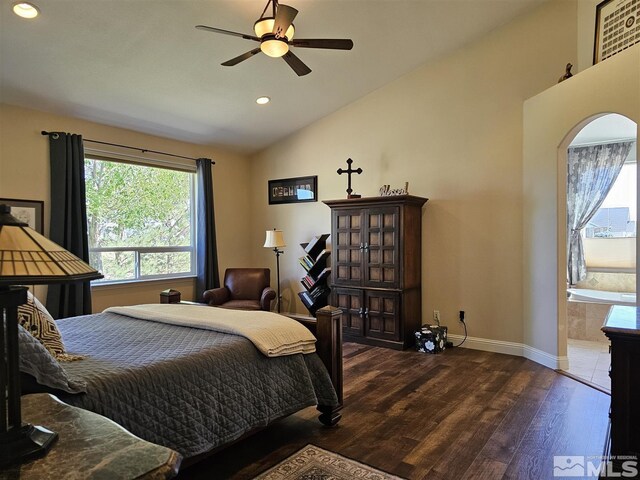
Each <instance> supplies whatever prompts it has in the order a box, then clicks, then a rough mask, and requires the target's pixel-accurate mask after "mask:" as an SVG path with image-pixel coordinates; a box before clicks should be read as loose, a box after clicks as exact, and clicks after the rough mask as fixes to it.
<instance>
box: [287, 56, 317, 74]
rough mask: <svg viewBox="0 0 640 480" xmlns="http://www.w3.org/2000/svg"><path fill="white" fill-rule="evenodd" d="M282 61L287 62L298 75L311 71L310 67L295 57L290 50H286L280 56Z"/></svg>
mask: <svg viewBox="0 0 640 480" xmlns="http://www.w3.org/2000/svg"><path fill="white" fill-rule="evenodd" d="M282 58H284V61H285V62H287V63H288V64H289V66H290V67H291V68H292V69H293V71H294V72H296V73H297V74H298V76H299V77H302V76H303V75H306V74H308V73H311V69H310V68H309V67H307V66H306V65H305V64H304V63H303V62H302V60H300V59H299V58H298V57H296V56H295V55H294V54H293V53H292V52H291V51H288V52H287V53H285V54H284V56H283V57H282Z"/></svg>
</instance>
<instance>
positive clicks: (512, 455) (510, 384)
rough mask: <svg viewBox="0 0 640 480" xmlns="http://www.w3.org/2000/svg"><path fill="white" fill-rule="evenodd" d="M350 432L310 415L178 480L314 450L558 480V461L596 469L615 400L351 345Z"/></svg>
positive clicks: (482, 362) (456, 362)
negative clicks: (594, 460) (569, 458)
mask: <svg viewBox="0 0 640 480" xmlns="http://www.w3.org/2000/svg"><path fill="white" fill-rule="evenodd" d="M344 385H345V399H344V404H345V407H344V410H343V412H342V413H343V418H342V421H341V422H340V423H339V424H338V426H337V427H334V428H326V427H323V426H322V425H321V424H320V423H319V422H318V421H317V420H316V417H317V412H316V410H315V409H314V408H308V409H306V410H303V411H301V412H299V413H297V414H295V415H292V416H290V417H288V418H285V419H283V420H281V421H279V422H277V423H275V424H274V425H272V426H270V427H269V428H267V429H265V430H263V431H261V432H259V433H257V434H256V435H254V436H252V437H250V438H248V439H246V440H243V441H241V442H239V443H237V444H235V445H232V446H231V447H229V448H227V449H225V450H223V451H222V452H220V453H218V454H216V455H214V456H212V457H209V458H208V459H206V460H204V461H203V462H200V463H199V464H196V465H194V466H192V467H191V468H188V469H186V470H184V471H183V472H181V474H180V476H179V478H180V479H226V478H233V479H250V478H252V477H254V476H255V475H257V474H258V473H261V472H262V471H264V470H266V469H267V468H269V467H271V466H273V465H275V464H276V463H278V462H280V461H281V460H283V459H285V458H286V457H288V456H289V455H291V454H292V453H293V452H295V451H296V450H298V449H300V448H302V447H303V446H305V445H306V444H308V443H313V444H315V445H317V446H319V447H322V448H325V449H327V450H331V451H334V452H337V453H340V454H342V455H344V456H347V457H350V458H353V459H355V460H358V461H361V462H364V463H367V464H369V465H372V466H374V467H376V468H379V469H382V470H385V471H388V472H390V473H393V474H395V475H398V476H401V477H405V478H407V479H429V480H431V479H434V480H435V479H456V480H458V479H465V480H467V479H491V480H493V479H517V480H524V479H532V480H533V479H535V480H540V479H546V478H553V456H554V455H585V456H597V457H600V456H601V455H602V452H603V448H604V440H605V435H606V429H607V420H608V416H607V415H608V410H609V400H610V398H609V396H607V395H606V394H604V393H601V392H599V391H597V390H594V389H592V388H590V387H588V386H586V385H583V384H581V383H579V382H576V381H574V380H572V379H570V378H568V377H565V376H563V375H560V374H558V373H556V372H554V371H553V370H550V369H548V368H545V367H543V366H541V365H538V364H537V363H534V362H531V361H529V360H526V359H524V358H520V357H512V356H509V355H500V354H495V353H488V352H480V351H476V350H467V349H463V348H458V349H453V350H447V351H446V352H444V353H443V354H439V355H428V354H422V353H417V352H413V351H405V352H398V351H392V350H388V349H383V348H377V347H368V346H364V345H357V344H345V349H344Z"/></svg>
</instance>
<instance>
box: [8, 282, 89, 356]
mask: <svg viewBox="0 0 640 480" xmlns="http://www.w3.org/2000/svg"><path fill="white" fill-rule="evenodd" d="M18 323H20V325H22V327H24V329H25V330H26V331H27V332H29V333H30V334H31V335H33V337H35V338H37V339H38V340H39V341H40V343H42V345H44V347H45V348H46V349H47V350H48V351H49V352H50V353H51V355H53V356H54V357H55V358H56V359H58V360H60V361H67V362H68V361H72V360H80V359H81V358H83V357H81V356H79V355H70V354H68V353H66V352H65V348H64V343H63V342H62V335H60V331H59V330H58V326H57V325H56V321H55V320H54V319H53V317H52V316H51V315H50V314H49V312H48V311H47V309H46V308H45V307H44V305H42V303H40V301H39V300H38V299H37V298H36V297H34V296H33V295H32V293H31V292H27V303H25V304H23V305H20V306H19V307H18Z"/></svg>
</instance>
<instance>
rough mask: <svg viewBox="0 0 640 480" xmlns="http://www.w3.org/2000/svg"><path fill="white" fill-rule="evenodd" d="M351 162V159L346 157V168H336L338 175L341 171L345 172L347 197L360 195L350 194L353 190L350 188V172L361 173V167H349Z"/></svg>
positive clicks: (358, 196)
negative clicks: (346, 176)
mask: <svg viewBox="0 0 640 480" xmlns="http://www.w3.org/2000/svg"><path fill="white" fill-rule="evenodd" d="M352 163H353V160H351V159H348V160H347V167H348V168H347V169H346V170H345V169H343V168H339V169H338V175H342V174H343V173H346V174H347V175H348V179H347V198H360V197H361V195H352V194H351V192H353V190H352V189H351V174H353V173H357V174H358V175H360V174H361V173H362V169H361V168H356V169H355V170H353V169H352V168H351V164H352Z"/></svg>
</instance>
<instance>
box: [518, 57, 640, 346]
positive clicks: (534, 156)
mask: <svg viewBox="0 0 640 480" xmlns="http://www.w3.org/2000/svg"><path fill="white" fill-rule="evenodd" d="M639 66H640V45H636V46H634V47H631V48H629V49H628V50H626V51H624V52H621V53H619V54H617V55H615V56H614V57H611V58H609V59H607V60H606V61H604V62H601V63H599V64H597V65H595V66H593V67H592V68H589V69H587V70H585V71H583V72H581V73H580V74H579V75H576V76H575V77H574V78H572V79H570V80H569V81H567V82H564V83H561V84H559V85H556V86H554V87H553V88H550V89H548V90H546V91H545V92H543V93H541V94H539V95H537V96H535V97H533V98H531V99H529V100H527V102H525V106H524V157H523V161H524V170H523V179H524V192H523V193H524V208H523V215H524V217H523V218H524V228H523V245H524V257H523V258H524V273H525V277H524V285H523V287H524V289H523V292H524V311H523V316H524V322H525V323H524V334H525V343H526V344H527V345H530V346H532V347H535V348H537V349H540V350H542V351H545V352H547V353H549V354H551V355H559V356H564V355H565V354H566V305H565V302H566V292H565V288H566V284H565V278H566V171H567V167H566V161H567V158H566V155H567V153H566V152H567V147H568V145H569V143H570V142H571V140H572V139H573V137H574V136H575V135H576V134H577V133H578V132H579V131H580V129H581V128H582V127H584V125H585V124H586V123H588V122H589V121H590V120H591V119H593V118H595V117H597V116H599V115H602V114H605V113H619V114H621V115H626V116H627V117H629V118H630V119H632V120H633V121H635V122H636V123H638V121H639V120H640V68H639ZM636 273H637V272H636Z"/></svg>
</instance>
